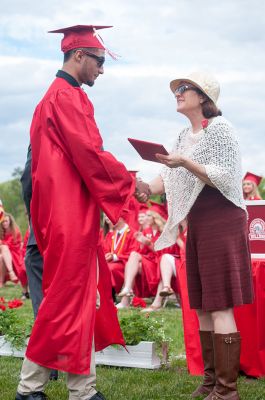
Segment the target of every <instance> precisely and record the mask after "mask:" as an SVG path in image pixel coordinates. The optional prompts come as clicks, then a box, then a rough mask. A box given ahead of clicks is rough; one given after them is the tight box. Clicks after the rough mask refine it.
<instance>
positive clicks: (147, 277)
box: [117, 202, 167, 308]
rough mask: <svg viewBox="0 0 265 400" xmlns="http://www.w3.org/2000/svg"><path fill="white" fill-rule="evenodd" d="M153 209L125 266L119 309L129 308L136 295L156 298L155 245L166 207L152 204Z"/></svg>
mask: <svg viewBox="0 0 265 400" xmlns="http://www.w3.org/2000/svg"><path fill="white" fill-rule="evenodd" d="M151 204H152V205H151V207H150V208H149V209H148V211H147V212H146V222H147V223H148V225H149V226H148V227H147V228H145V229H144V230H143V231H142V232H137V233H136V235H135V238H136V240H137V242H138V244H137V247H136V249H135V250H134V251H132V252H131V254H130V257H129V259H128V262H127V263H126V266H125V278H124V285H123V289H122V291H121V292H120V293H119V295H118V296H119V297H121V302H120V303H119V304H118V305H117V308H128V307H129V305H130V300H131V297H133V295H134V291H133V288H134V290H135V293H136V295H137V296H139V297H151V296H155V294H156V289H157V286H158V283H159V279H158V275H157V261H158V259H157V257H158V256H157V253H156V252H155V250H154V243H155V241H156V240H157V239H158V237H159V236H160V233H161V232H162V230H163V227H164V225H165V223H166V217H167V212H166V207H165V206H164V205H163V204H158V203H155V202H151Z"/></svg>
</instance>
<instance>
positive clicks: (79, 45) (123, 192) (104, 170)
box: [16, 26, 148, 400]
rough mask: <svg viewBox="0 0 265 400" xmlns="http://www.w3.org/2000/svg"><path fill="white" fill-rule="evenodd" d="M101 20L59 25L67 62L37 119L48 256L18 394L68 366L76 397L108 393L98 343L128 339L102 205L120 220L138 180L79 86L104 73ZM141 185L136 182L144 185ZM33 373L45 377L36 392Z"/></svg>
mask: <svg viewBox="0 0 265 400" xmlns="http://www.w3.org/2000/svg"><path fill="white" fill-rule="evenodd" d="M96 28H98V29H99V28H103V27H94V26H75V27H70V28H65V29H60V30H57V31H53V32H58V33H64V38H63V39H62V51H63V52H64V64H63V68H62V70H59V71H58V73H57V75H56V79H55V80H54V81H53V83H52V84H51V86H50V87H49V89H48V91H47V92H46V94H45V95H44V97H43V99H42V100H41V102H40V103H39V104H38V106H37V107H36V109H35V112H34V116H33V120H32V124H31V129H30V140H31V148H32V201H31V217H32V225H33V230H34V233H35V236H36V241H37V245H38V248H39V250H40V252H41V254H42V256H43V300H42V303H41V305H40V308H39V310H38V314H37V317H36V320H35V323H34V326H33V330H32V334H31V336H30V340H29V344H28V347H27V350H26V358H25V360H24V363H23V366H22V370H21V379H20V383H19V386H18V393H17V396H16V400H21V399H23V400H24V399H26V400H27V399H29V400H30V399H31V398H33V395H34V399H35V397H36V396H37V397H36V399H38V400H39V399H40V400H41V399H45V398H46V396H45V395H44V393H43V390H44V386H45V384H46V383H47V381H48V379H49V374H50V370H49V369H57V370H61V371H66V372H68V378H67V385H68V389H69V391H70V398H72V397H73V396H74V397H75V396H76V397H77V396H81V394H80V393H82V396H83V397H84V396H86V397H87V398H89V399H90V398H93V400H94V399H104V397H103V395H99V394H97V392H96V390H95V387H94V385H95V381H93V382H94V383H93V385H91V381H90V378H91V372H92V368H93V367H94V362H93V357H92V356H93V346H92V343H93V341H94V342H95V348H96V350H101V349H103V348H104V347H106V346H108V345H110V344H112V343H120V344H124V340H123V337H122V334H121V330H120V327H119V324H118V320H117V313H116V310H115V306H114V304H113V302H112V297H111V281H110V273H109V270H108V267H107V264H106V261H105V256H104V253H103V251H102V248H101V246H99V244H98V240H99V228H100V209H102V210H103V211H104V212H105V213H106V214H107V215H108V217H109V218H110V219H111V221H112V222H113V223H116V222H117V221H118V219H119V217H120V214H121V211H122V209H123V207H124V205H125V203H127V201H128V200H129V198H130V197H131V196H132V195H133V193H134V191H135V184H134V180H133V179H132V177H131V176H130V174H129V173H128V172H127V170H126V168H125V167H124V165H123V164H121V163H120V162H118V161H117V160H116V159H115V158H114V157H113V155H112V154H110V153H109V152H107V151H104V150H103V143H102V138H101V135H100V133H99V130H98V127H97V125H96V122H95V119H94V108H93V105H92V103H91V101H90V100H89V98H88V96H87V94H86V93H85V91H84V90H82V88H81V85H82V84H87V85H88V86H93V84H94V82H95V80H96V78H97V77H98V76H99V75H101V74H103V73H104V69H103V63H104V60H105V51H107V50H106V49H105V47H104V45H103V42H102V39H101V38H100V37H99V35H98V32H97V29H96ZM142 186H143V184H142V183H140V184H137V189H138V191H139V192H140V193H141V192H142ZM145 190H146V191H148V190H147V185H146V186H145ZM96 306H97V307H98V311H96ZM43 332H45V334H43ZM91 357H92V358H91ZM40 371H41V372H40ZM33 377H35V378H36V379H38V390H37V392H38V393H36V387H34V382H33V379H32V378H33ZM40 377H41V378H40ZM89 382H90V383H89ZM77 386H78V388H79V391H78V390H77ZM74 393H75V394H74ZM76 393H77V394H76ZM78 393H79V394H78ZM23 396H24V397H23ZM91 396H92V397H91ZM100 396H101V397H100ZM80 398H81V397H80Z"/></svg>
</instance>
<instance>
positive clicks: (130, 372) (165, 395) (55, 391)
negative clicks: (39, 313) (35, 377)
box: [0, 285, 265, 400]
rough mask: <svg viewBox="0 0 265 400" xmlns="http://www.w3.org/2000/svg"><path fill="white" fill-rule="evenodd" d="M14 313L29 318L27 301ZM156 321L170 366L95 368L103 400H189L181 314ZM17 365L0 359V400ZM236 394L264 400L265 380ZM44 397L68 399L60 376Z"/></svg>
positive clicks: (8, 399) (192, 382)
mask: <svg viewBox="0 0 265 400" xmlns="http://www.w3.org/2000/svg"><path fill="white" fill-rule="evenodd" d="M19 295H20V289H19V288H18V287H14V286H12V285H9V286H8V287H7V288H5V289H0V297H1V296H4V297H6V298H8V299H11V298H14V297H18V296H19ZM17 312H18V313H19V314H20V315H21V318H22V319H23V320H24V319H25V318H29V316H31V312H32V311H31V304H30V301H26V302H25V306H23V307H21V308H20V309H17ZM122 312H123V313H124V312H126V311H122ZM156 318H163V319H164V320H165V328H166V330H167V332H168V334H169V335H170V336H171V337H172V343H171V344H170V351H171V363H170V366H169V367H168V368H164V369H161V370H159V371H149V370H143V369H129V368H114V367H98V368H97V385H98V389H99V390H100V391H101V392H102V393H104V395H105V397H106V399H107V400H124V399H126V400H158V399H159V400H160V399H165V400H178V399H180V400H182V399H190V393H191V392H192V391H193V390H194V389H195V387H196V385H197V384H198V383H199V382H200V380H201V378H200V377H193V376H190V375H189V374H188V373H187V369H186V364H185V361H183V360H177V359H176V356H177V355H179V354H183V353H184V344H183V331H182V322H181V312H180V311H179V310H176V309H175V308H174V307H173V306H172V305H171V306H169V307H167V308H166V309H165V310H163V311H162V312H158V313H156ZM21 363H22V360H20V359H16V358H12V357H0V400H14V398H15V393H16V387H17V384H18V380H19V373H20V368H21ZM239 392H240V396H241V397H240V398H241V400H265V379H264V378H263V379H259V380H255V379H251V380H250V379H246V378H245V377H240V379H239ZM46 393H47V394H48V396H49V397H50V399H51V400H66V399H68V394H67V390H66V387H65V376H64V374H62V373H60V377H59V380H58V381H57V382H50V383H49V384H48V385H47V388H46Z"/></svg>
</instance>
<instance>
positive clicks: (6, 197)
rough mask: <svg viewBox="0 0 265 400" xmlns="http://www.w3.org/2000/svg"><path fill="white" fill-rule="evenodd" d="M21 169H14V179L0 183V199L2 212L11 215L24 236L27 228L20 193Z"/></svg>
mask: <svg viewBox="0 0 265 400" xmlns="http://www.w3.org/2000/svg"><path fill="white" fill-rule="evenodd" d="M21 172H22V170H21V169H19V170H18V169H17V168H16V169H15V170H14V172H13V174H12V176H15V178H14V179H11V180H10V181H7V182H4V183H0V199H1V200H2V203H3V206H4V210H5V211H6V212H8V213H10V214H12V215H13V216H14V218H15V220H16V223H17V224H18V226H19V228H20V229H21V232H22V234H23V235H24V234H25V232H26V230H27V227H28V219H27V216H26V211H25V207H24V202H23V198H22V192H21V184H20V176H21Z"/></svg>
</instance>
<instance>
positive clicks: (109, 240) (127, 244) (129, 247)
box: [103, 228, 136, 293]
mask: <svg viewBox="0 0 265 400" xmlns="http://www.w3.org/2000/svg"><path fill="white" fill-rule="evenodd" d="M134 234H135V231H134V230H132V229H130V228H129V229H128V231H127V232H126V233H124V234H123V235H124V236H123V237H122V238H121V240H120V241H119V242H118V244H117V248H116V249H114V248H113V244H114V237H115V232H108V233H107V235H106V236H105V238H104V239H103V240H104V241H103V250H104V252H105V253H114V254H116V255H117V257H118V260H117V261H111V262H108V263H107V264H108V267H109V270H110V272H111V282H112V286H113V287H115V291H116V293H119V292H120V290H121V288H122V285H123V282H124V269H125V264H126V262H127V261H128V258H129V256H130V254H131V252H132V251H133V250H134V249H135V246H136V240H135V238H134Z"/></svg>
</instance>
